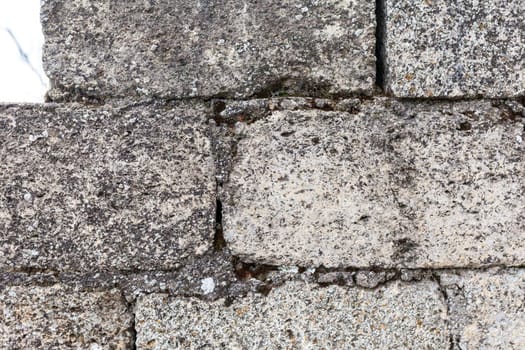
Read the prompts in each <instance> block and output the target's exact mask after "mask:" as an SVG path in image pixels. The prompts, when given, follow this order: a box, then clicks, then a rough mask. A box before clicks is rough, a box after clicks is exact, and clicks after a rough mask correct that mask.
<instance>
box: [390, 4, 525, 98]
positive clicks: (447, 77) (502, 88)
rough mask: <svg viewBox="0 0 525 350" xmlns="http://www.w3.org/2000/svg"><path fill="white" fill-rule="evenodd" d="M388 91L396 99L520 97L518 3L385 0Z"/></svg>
mask: <svg viewBox="0 0 525 350" xmlns="http://www.w3.org/2000/svg"><path fill="white" fill-rule="evenodd" d="M385 3H386V17H385V18H386V38H385V39H384V40H385V41H386V45H385V53H386V65H387V82H386V83H387V84H386V87H387V90H388V91H389V92H390V93H392V94H393V95H395V96H400V97H477V96H485V97H512V96H518V95H524V94H525V45H524V43H525V22H524V21H523V18H524V17H525V6H523V2H521V1H512V0H495V1H477V0H459V1H448V0H425V1H422V0H421V1H420V0H400V1H386V2H385Z"/></svg>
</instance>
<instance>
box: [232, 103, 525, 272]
mask: <svg viewBox="0 0 525 350" xmlns="http://www.w3.org/2000/svg"><path fill="white" fill-rule="evenodd" d="M342 105H343V106H344V103H342ZM244 117H245V119H246V120H250V115H249V114H247V115H244ZM236 133H237V135H238V137H240V138H241V140H240V142H239V144H238V146H237V150H236V156H235V159H234V161H233V171H232V172H231V174H230V179H229V182H228V183H227V184H226V194H227V195H226V198H225V200H224V201H223V207H224V215H223V218H224V237H225V239H226V241H227V243H228V246H229V247H230V248H231V250H232V252H233V253H234V254H235V255H238V256H240V257H241V258H242V259H244V260H246V261H251V262H260V263H266V264H271V265H283V264H285V265H301V266H311V265H313V266H318V265H324V266H326V267H345V266H352V267H362V268H369V267H374V266H376V267H383V268H392V267H394V268H399V267H409V268H443V267H475V266H487V265H493V264H504V265H513V266H518V265H523V264H524V263H525V202H524V201H523V196H524V194H525V182H524V181H523V179H524V178H525V143H524V142H523V140H524V139H525V131H524V120H523V118H522V117H520V116H518V115H516V114H513V112H512V111H511V110H508V109H506V108H505V107H503V106H502V107H494V106H492V105H491V103H490V102H465V103H452V104H448V103H436V104H432V103H430V104H423V103H421V104H416V103H408V102H407V103H400V102H394V101H391V100H386V99H385V100H383V99H376V100H372V101H367V102H364V103H363V104H362V105H360V106H353V107H352V108H351V113H349V112H337V111H336V112H329V111H328V112H325V111H321V110H302V111H299V110H298V111H287V110H284V111H273V112H271V113H270V114H269V115H268V117H266V118H262V119H260V120H257V121H255V122H253V123H249V124H243V123H238V124H237V128H236Z"/></svg>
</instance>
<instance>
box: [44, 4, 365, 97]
mask: <svg viewBox="0 0 525 350" xmlns="http://www.w3.org/2000/svg"><path fill="white" fill-rule="evenodd" d="M42 22H43V28H44V34H45V37H46V44H45V53H44V66H45V69H46V71H47V73H48V75H49V77H50V79H51V81H52V89H51V91H50V93H49V96H50V97H51V98H52V99H55V100H60V99H72V98H76V97H78V96H80V97H94V98H98V99H100V98H102V99H104V98H110V97H115V96H124V95H127V96H132V95H146V96H148V95H153V96H160V97H164V98H174V97H196V96H201V97H203V96H230V97H246V96H251V95H254V94H259V95H270V94H281V93H293V94H309V95H315V96H319V95H326V94H333V95H340V94H349V93H370V92H372V90H373V85H374V81H375V56H374V48H375V37H374V33H375V18H374V2H371V1H364V0H328V1H317V0H314V1H311V0H293V1H287V2H283V1H280V0H271V1H263V2H261V1H254V0H250V1H242V2H239V1H234V0H227V1H201V2H195V1H193V0H177V1H168V0H156V1H142V0H131V1H108V0H96V1H64V0H47V1H45V2H43V11H42Z"/></svg>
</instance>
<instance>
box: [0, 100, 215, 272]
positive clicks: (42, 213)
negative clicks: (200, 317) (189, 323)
mask: <svg viewBox="0 0 525 350" xmlns="http://www.w3.org/2000/svg"><path fill="white" fill-rule="evenodd" d="M207 128H208V127H207V124H206V115H205V112H204V109H202V108H200V107H198V106H195V107H193V106H192V105H173V106H169V105H165V106H163V105H158V106H156V105H149V106H142V107H135V108H112V107H111V106H105V107H99V108H87V107H82V106H78V105H68V106H59V105H45V106H39V107H31V106H26V107H23V106H18V107H8V106H7V107H2V108H0V140H1V141H0V154H1V155H2V158H1V159H2V161H1V162H0V268H2V269H3V270H4V271H5V270H20V269H25V268H37V269H51V270H55V271H94V270H126V271H129V270H165V269H172V268H177V267H179V266H180V265H181V264H183V263H184V261H185V259H187V258H188V257H191V256H193V255H202V254H203V253H205V252H206V251H207V250H208V249H209V248H210V247H211V246H212V243H213V235H214V220H215V179H214V163H213V159H212V155H211V146H210V141H209V139H208V131H207Z"/></svg>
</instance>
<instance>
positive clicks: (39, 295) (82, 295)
mask: <svg viewBox="0 0 525 350" xmlns="http://www.w3.org/2000/svg"><path fill="white" fill-rule="evenodd" d="M0 312H1V316H0V348H2V349H90V350H97V349H115V350H126V349H130V348H131V346H132V344H133V335H132V326H133V315H132V314H131V312H129V311H128V309H127V306H126V303H125V302H124V301H123V300H122V298H121V297H120V293H119V292H118V291H116V290H111V291H106V292H75V291H73V290H70V289H68V288H65V287H63V286H61V285H54V286H50V287H36V286H33V287H31V288H22V287H8V288H6V289H4V290H1V291H0Z"/></svg>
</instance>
